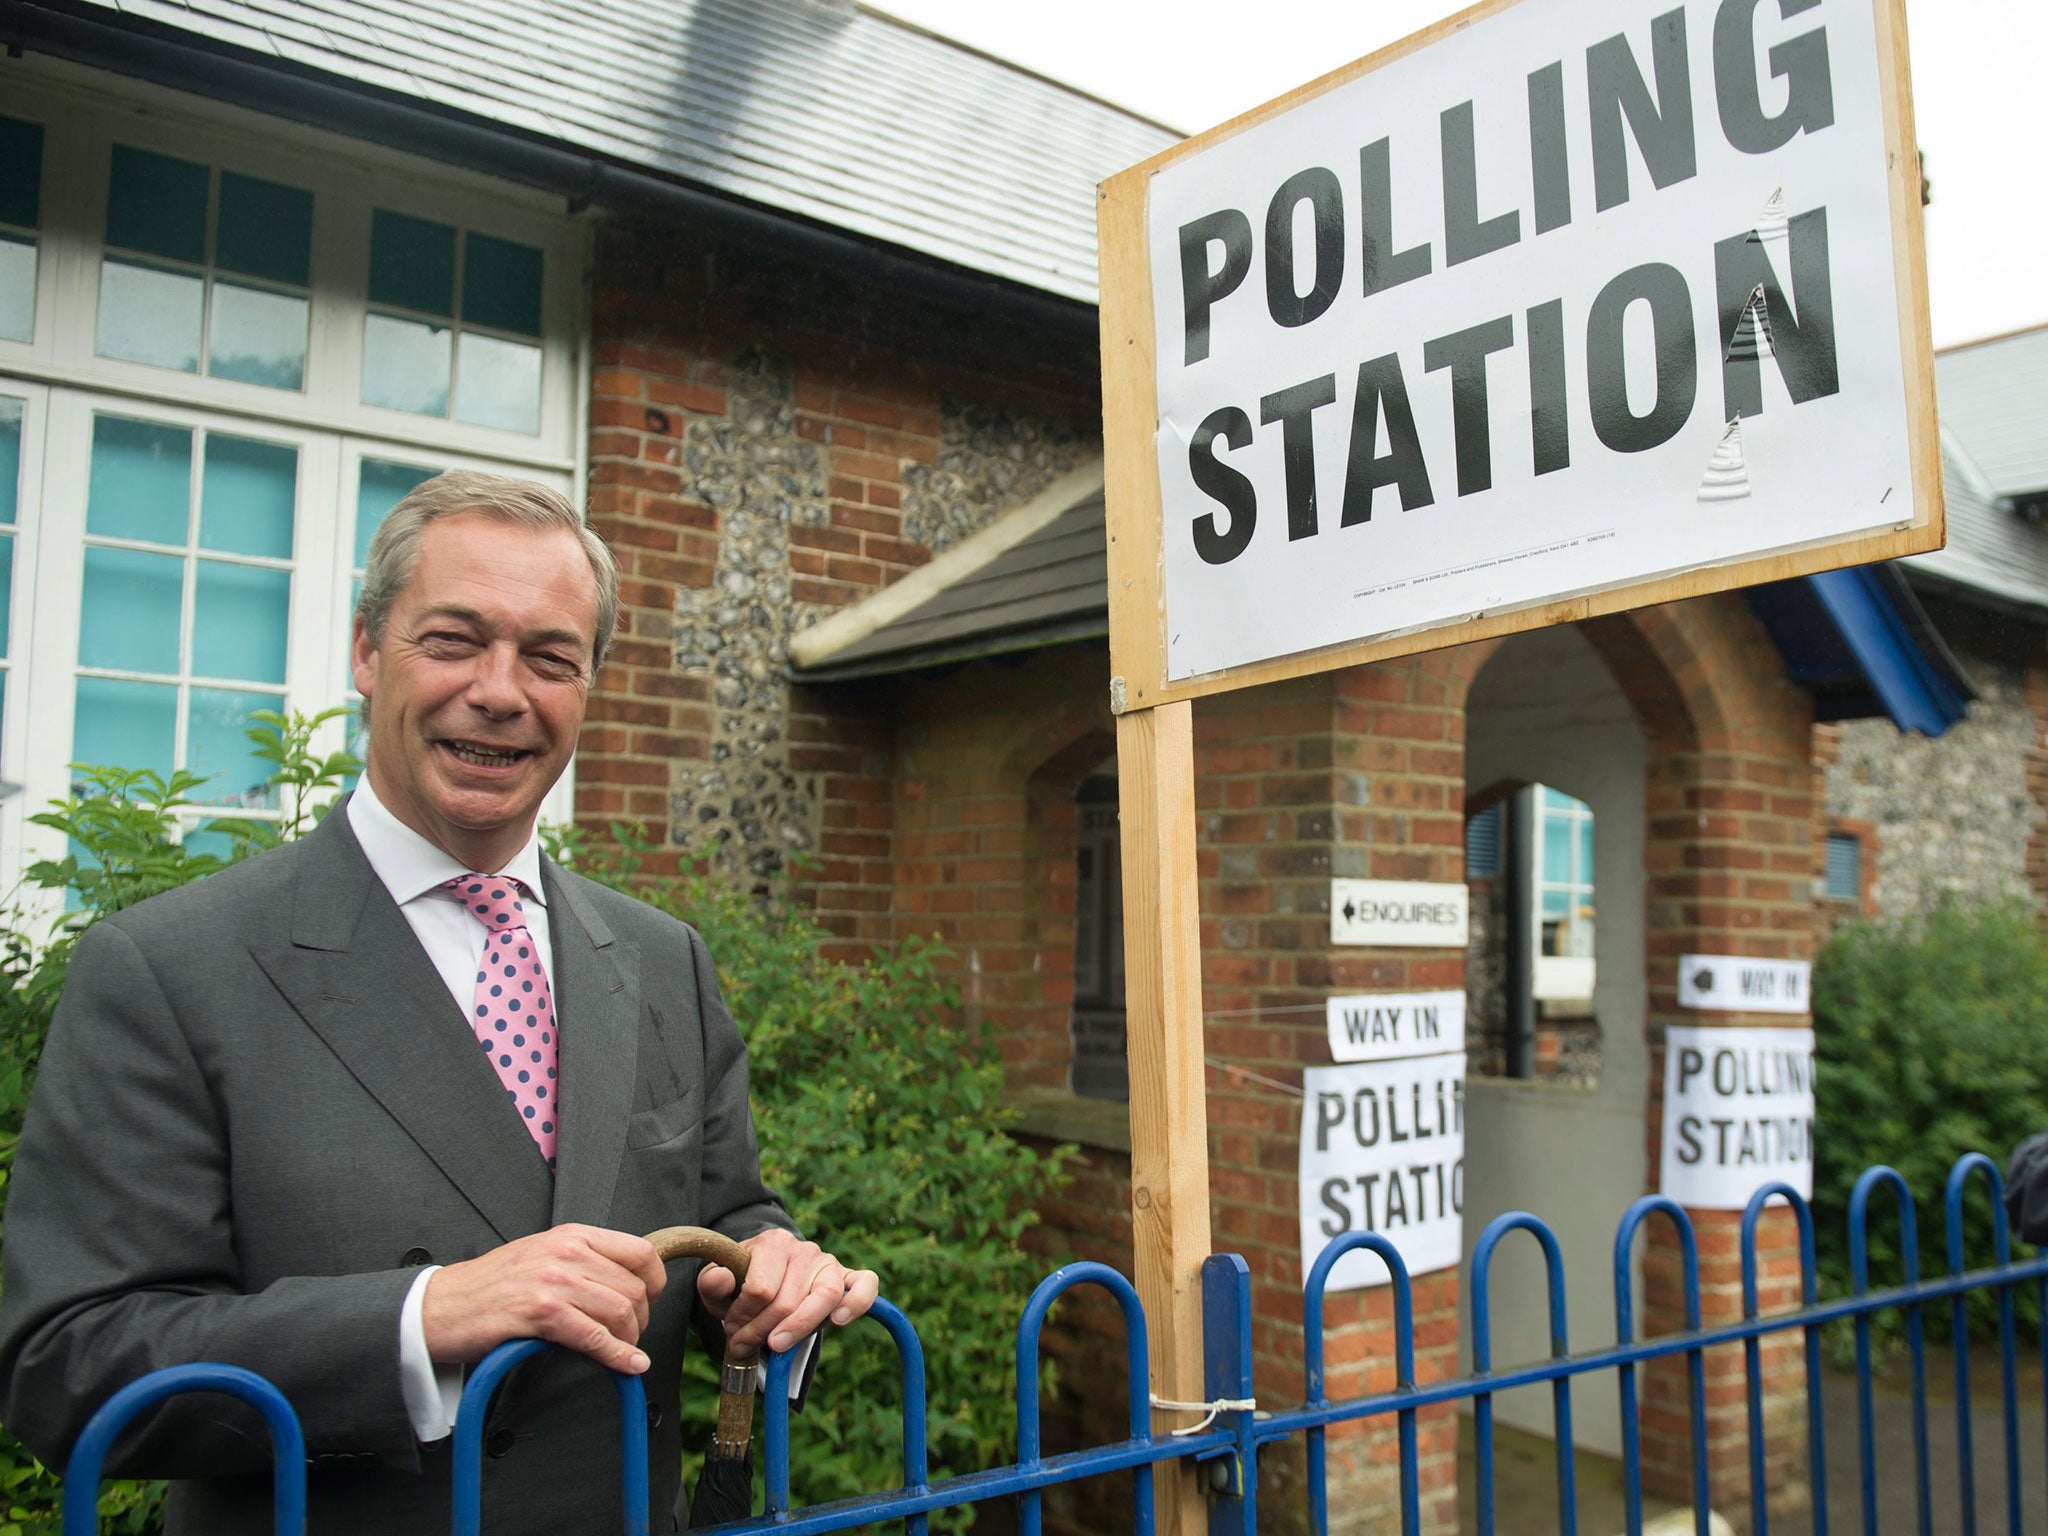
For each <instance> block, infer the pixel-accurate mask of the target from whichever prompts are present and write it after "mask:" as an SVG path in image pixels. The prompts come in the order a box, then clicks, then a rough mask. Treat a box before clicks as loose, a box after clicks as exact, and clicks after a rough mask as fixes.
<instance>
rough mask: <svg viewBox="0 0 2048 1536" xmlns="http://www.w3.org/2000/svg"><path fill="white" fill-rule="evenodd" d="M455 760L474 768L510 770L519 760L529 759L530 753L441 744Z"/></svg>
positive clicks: (468, 744) (468, 745)
mask: <svg viewBox="0 0 2048 1536" xmlns="http://www.w3.org/2000/svg"><path fill="white" fill-rule="evenodd" d="M441 745H442V746H444V747H446V748H447V749H448V750H449V751H450V752H452V753H454V755H455V756H456V758H457V759H459V760H460V761H462V762H465V763H468V764H470V765H471V766H472V767H476V768H510V767H511V766H512V765H513V764H514V763H516V762H518V761H519V760H520V759H521V758H526V757H531V756H533V754H532V753H531V752H522V751H520V750H518V749H517V748H489V747H478V746H472V745H471V744H470V743H468V742H466V741H444V742H442V743H441Z"/></svg>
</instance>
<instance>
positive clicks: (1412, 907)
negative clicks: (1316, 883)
mask: <svg viewBox="0 0 2048 1536" xmlns="http://www.w3.org/2000/svg"><path fill="white" fill-rule="evenodd" d="M1470 899H1471V893H1470V892H1469V891H1467V890H1466V888H1465V886H1464V884H1463V882H1461V881H1439V880H1345V879H1335V880H1332V881H1331V882H1330V942H1331V943H1332V944H1388V945H1442V946H1445V947H1448V948H1453V949H1463V948H1464V947H1465V941H1466V936H1467V934H1468V933H1469V932H1470V929H1471V919H1470V915H1469V908H1470Z"/></svg>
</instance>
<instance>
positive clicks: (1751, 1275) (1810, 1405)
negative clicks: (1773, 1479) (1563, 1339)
mask: <svg viewBox="0 0 2048 1536" xmlns="http://www.w3.org/2000/svg"><path fill="white" fill-rule="evenodd" d="M1773 1200H1783V1201H1784V1202H1785V1203H1786V1204H1787V1205H1788V1206H1790V1207H1791V1208H1792V1214H1793V1216H1794V1218H1795V1219H1796V1220H1797V1221H1798V1223H1799V1295H1800V1299H1801V1301H1802V1302H1803V1304H1804V1305H1806V1306H1808V1307H1811V1306H1812V1305H1813V1304H1814V1301H1815V1298H1816V1294H1817V1292H1816V1286H1817V1285H1818V1283H1819V1282H1818V1269H1817V1266H1816V1264H1815V1260H1814V1247H1813V1211H1812V1209H1811V1208H1810V1207H1809V1206H1808V1205H1807V1203H1806V1201H1805V1200H1804V1199H1803V1198H1801V1196H1800V1194H1799V1192H1798V1191H1797V1190H1796V1189H1794V1188H1793V1187H1792V1186H1791V1185H1790V1184H1785V1183H1773V1184H1766V1185H1765V1186H1764V1187H1763V1188H1762V1189H1760V1190H1758V1191H1757V1192H1756V1193H1755V1194H1753V1195H1751V1196H1750V1197H1749V1205H1748V1207H1747V1208H1746V1209H1745V1210H1744V1211H1743V1213H1742V1317H1743V1321H1744V1322H1754V1321H1755V1320H1756V1318H1757V1279H1756V1237H1757V1226H1758V1224H1759V1223H1760V1222H1761V1221H1762V1220H1763V1214H1764V1207H1765V1206H1767V1205H1769V1204H1770V1203H1771V1201H1773ZM1803 1331H1804V1332H1805V1334H1806V1437H1807V1443H1806V1456H1807V1476H1808V1477H1809V1478H1810V1479H1811V1480H1812V1484H1813V1536H1828V1458H1827V1443H1826V1438H1825V1437H1826V1423H1825V1420H1826V1415H1825V1414H1824V1413H1823V1412H1822V1409H1821V1377H1820V1325H1819V1324H1818V1323H1808V1324H1807V1325H1806V1327H1805V1329H1804V1330H1803ZM1761 1345H1762V1341H1761V1339H1760V1338H1759V1337H1758V1336H1757V1335H1755V1334H1752V1335H1750V1336H1749V1337H1748V1338H1746V1339H1744V1340H1743V1341H1742V1362H1743V1366H1744V1368H1745V1370H1746V1372H1747V1377H1748V1386H1749V1512H1750V1526H1751V1533H1752V1536H1769V1533H1770V1510H1769V1508H1768V1507H1767V1505H1768V1499H1767V1494H1768V1493H1769V1487H1768V1481H1767V1479H1766V1477H1765V1469H1764V1385H1763V1364H1762V1357H1761ZM2015 1536H2017V1533H2015Z"/></svg>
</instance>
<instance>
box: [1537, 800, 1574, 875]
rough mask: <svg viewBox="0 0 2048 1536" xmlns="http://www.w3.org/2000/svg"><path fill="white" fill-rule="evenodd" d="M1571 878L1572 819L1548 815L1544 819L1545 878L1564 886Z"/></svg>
mask: <svg viewBox="0 0 2048 1536" xmlns="http://www.w3.org/2000/svg"><path fill="white" fill-rule="evenodd" d="M1571 877H1572V823H1571V818H1570V817H1568V816H1553V815H1546V816H1545V817H1544V818H1543V878H1544V879H1545V880H1550V881H1554V882H1556V883H1557V884H1559V885H1562V884H1564V883H1565V882H1566V881H1568V880H1570V879H1571Z"/></svg>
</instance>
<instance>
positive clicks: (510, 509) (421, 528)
mask: <svg viewBox="0 0 2048 1536" xmlns="http://www.w3.org/2000/svg"><path fill="white" fill-rule="evenodd" d="M458 512H476V513H480V514H482V515H483V516H485V517H490V518H496V519H497V520H499V521H500V522H506V523H515V524H517V525H519V526H520V527H522V528H533V529H538V530H541V531H543V532H544V531H546V530H548V529H551V528H560V529H563V530H564V531H566V532H568V533H572V534H574V535H575V536H576V542H577V543H579V544H580V545H582V546H583V557H584V558H585V559H586V560H588V561H589V562H590V575H591V579H592V581H593V582H594V583H595V584H596V586H597V633H596V635H595V636H593V637H592V649H591V655H590V675H591V676H592V677H593V678H595V677H596V676H597V669H598V668H599V667H601V666H603V665H604V659H605V657H606V656H607V655H608V654H610V652H611V648H612V632H613V630H614V629H615V628H616V627H617V625H618V622H619V567H618V562H617V561H615V560H613V559H612V552H611V550H610V549H608V548H607V547H606V546H605V542H604V540H603V539H601V538H599V537H598V536H597V535H596V534H595V533H593V532H592V531H591V530H590V528H589V527H588V526H586V525H585V523H584V521H583V519H582V518H580V517H578V516H577V515H576V509H575V508H574V507H573V506H571V505H570V504H569V500H568V498H567V497H565V496H563V495H562V494H561V493H560V492H559V491H554V490H550V489H549V488H548V487H547V486H545V485H537V484H535V483H534V482H533V481H531V480H513V479H510V478H508V477H506V476H504V475H490V474H485V473H484V472H483V471H482V470H477V469H451V470H449V471H448V472H447V473H446V474H440V475H436V476H434V478H433V479H431V480H427V481H424V482H422V483H421V484H420V485H418V486H415V487H414V488H413V489H412V490H411V491H410V492H408V493H407V494H406V496H405V498H404V499H403V500H401V501H400V502H399V503H398V505H397V506H395V507H393V508H392V509H391V511H390V512H389V513H387V514H386V516H385V518H384V521H383V522H382V523H380V524H379V525H378V527H377V533H376V536H375V537H374V538H372V539H371V540H370V555H369V559H368V560H367V561H366V562H365V563H364V569H363V590H362V593H361V595H360V596H358V597H357V598H356V622H358V623H359V624H361V625H362V626H363V629H364V630H365V631H366V632H367V633H368V635H369V637H370V644H371V645H373V646H375V645H382V644H383V643H384V621H385V620H386V619H388V618H389V617H390V616H391V605H392V604H393V603H394V602H396V601H397V600H398V594H399V593H401V592H403V591H404V590H405V588H406V584H407V583H409V582H410V581H411V580H412V578H413V573H414V572H415V571H416V570H418V569H419V563H420V536H421V535H422V534H423V533H425V532H426V527H427V524H429V523H431V522H432V521H434V519H435V518H437V517H450V516H453V515H454V514H455V513H458Z"/></svg>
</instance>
